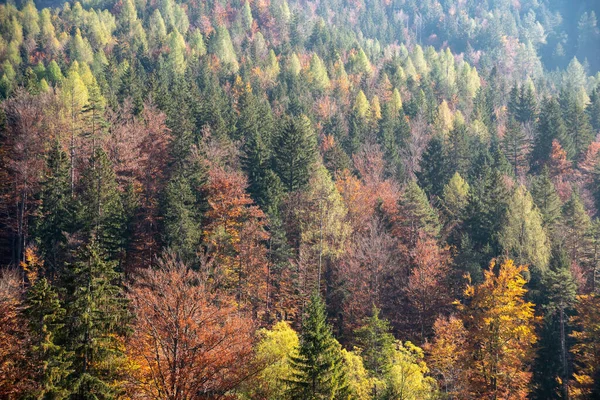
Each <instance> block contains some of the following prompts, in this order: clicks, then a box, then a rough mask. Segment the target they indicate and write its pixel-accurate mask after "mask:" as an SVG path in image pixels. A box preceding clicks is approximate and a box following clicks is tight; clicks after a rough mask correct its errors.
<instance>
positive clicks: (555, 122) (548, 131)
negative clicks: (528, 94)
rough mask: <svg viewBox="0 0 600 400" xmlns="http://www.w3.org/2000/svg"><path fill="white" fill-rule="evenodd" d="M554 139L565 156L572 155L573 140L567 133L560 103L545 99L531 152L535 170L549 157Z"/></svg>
mask: <svg viewBox="0 0 600 400" xmlns="http://www.w3.org/2000/svg"><path fill="white" fill-rule="evenodd" d="M554 139H556V140H558V141H559V143H560V144H561V146H562V147H563V149H565V151H566V152H567V156H569V157H572V156H573V154H574V150H573V142H572V140H571V138H570V137H569V136H568V135H567V129H566V127H565V124H564V121H563V119H562V113H561V109H560V105H559V104H558V101H556V100H555V99H546V100H544V102H543V104H542V110H541V113H540V119H539V123H538V128H537V136H536V137H535V140H534V146H533V151H532V153H531V158H532V159H531V161H532V164H533V166H534V167H535V168H536V169H537V170H541V168H542V167H543V166H544V165H545V164H546V163H547V162H548V160H549V159H550V154H551V152H552V141H553V140H554Z"/></svg>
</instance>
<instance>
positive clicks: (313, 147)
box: [273, 115, 317, 192]
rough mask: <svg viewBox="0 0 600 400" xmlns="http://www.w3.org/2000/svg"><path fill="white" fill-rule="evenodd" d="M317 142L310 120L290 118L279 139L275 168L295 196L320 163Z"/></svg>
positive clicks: (276, 143) (275, 152)
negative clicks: (295, 192)
mask: <svg viewBox="0 0 600 400" xmlns="http://www.w3.org/2000/svg"><path fill="white" fill-rule="evenodd" d="M316 154H317V139H316V137H315V133H314V131H313V129H312V127H311V123H310V120H309V119H308V118H307V117H306V116H304V115H301V116H299V117H295V118H290V119H288V120H287V121H286V122H285V123H284V126H283V128H282V129H281V130H280V132H279V134H277V135H276V137H275V148H274V155H273V159H274V165H275V172H276V173H277V175H279V178H280V179H281V182H282V183H283V186H284V188H285V189H286V190H287V191H288V192H293V191H296V190H298V189H301V188H302V187H304V186H305V185H306V184H307V183H308V181H309V179H310V174H311V170H312V167H313V165H314V163H315V161H316V158H315V157H316Z"/></svg>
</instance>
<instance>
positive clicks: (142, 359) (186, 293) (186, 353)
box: [127, 255, 253, 400]
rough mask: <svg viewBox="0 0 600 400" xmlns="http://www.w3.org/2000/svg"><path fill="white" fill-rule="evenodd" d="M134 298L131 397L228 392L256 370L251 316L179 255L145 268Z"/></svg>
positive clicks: (201, 396) (215, 395) (213, 396)
mask: <svg viewBox="0 0 600 400" xmlns="http://www.w3.org/2000/svg"><path fill="white" fill-rule="evenodd" d="M128 297H129V299H130V301H131V307H132V311H133V314H134V318H135V319H134V323H133V328H134V331H133V335H132V336H131V338H129V340H128V341H127V353H128V355H129V357H130V359H131V362H132V363H133V364H134V365H135V366H136V367H135V369H134V373H133V375H132V379H131V381H130V382H129V387H130V389H131V394H132V397H133V398H141V399H173V400H179V399H181V400H184V399H218V398H223V397H224V396H225V394H226V393H227V392H228V391H229V390H230V389H232V388H234V387H236V386H237V385H239V384H240V382H242V381H243V380H244V379H245V378H246V377H247V376H248V375H249V374H250V373H251V370H250V369H249V368H250V360H251V357H252V340H253V339H252V332H253V322H252V320H251V319H250V318H248V317H246V316H244V314H242V313H240V312H239V311H238V308H237V307H236V306H235V305H234V304H232V302H231V301H229V300H227V299H224V298H219V297H216V296H215V295H214V293H212V292H211V288H210V286H209V284H208V282H207V281H206V278H205V277H204V276H203V275H202V274H200V273H199V272H195V271H193V270H191V269H190V268H188V267H186V266H185V265H183V264H182V263H181V262H179V261H177V260H176V259H175V257H174V256H170V255H167V256H165V257H164V258H163V259H162V260H161V262H160V263H159V269H157V270H152V269H149V270H143V271H141V272H140V273H139V277H138V279H137V281H136V283H135V284H134V285H132V286H131V288H130V292H129V294H128Z"/></svg>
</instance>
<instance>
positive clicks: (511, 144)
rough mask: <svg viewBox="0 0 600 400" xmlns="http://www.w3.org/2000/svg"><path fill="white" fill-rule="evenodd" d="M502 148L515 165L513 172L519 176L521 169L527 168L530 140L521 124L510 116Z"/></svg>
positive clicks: (513, 165)
mask: <svg viewBox="0 0 600 400" xmlns="http://www.w3.org/2000/svg"><path fill="white" fill-rule="evenodd" d="M502 149H503V150H504V154H505V156H506V158H507V159H508V161H509V162H510V164H511V165H512V167H513V173H514V174H515V176H519V171H523V170H525V169H526V168H527V156H528V150H529V140H527V136H526V135H525V132H523V129H521V126H520V125H519V124H518V123H517V121H516V120H515V119H513V118H510V119H509V120H508V123H507V125H506V133H505V134H504V137H503V138H502Z"/></svg>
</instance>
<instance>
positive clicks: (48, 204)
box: [35, 141, 75, 277]
mask: <svg viewBox="0 0 600 400" xmlns="http://www.w3.org/2000/svg"><path fill="white" fill-rule="evenodd" d="M46 163H47V169H46V174H45V177H44V180H43V182H42V188H41V194H40V200H41V205H40V211H39V219H38V221H37V223H36V226H35V236H36V237H37V240H38V241H39V246H40V250H41V252H42V257H43V258H44V264H45V266H46V270H47V273H48V275H49V276H50V277H52V276H54V274H55V273H56V272H57V271H58V270H59V267H60V266H61V265H62V263H63V260H64V246H65V245H66V243H67V238H66V236H65V234H66V233H68V232H71V231H72V229H73V228H74V221H73V220H74V216H75V207H74V202H73V200H72V198H71V185H70V175H69V160H68V157H67V154H66V153H65V152H64V151H63V150H62V149H61V148H60V143H58V141H56V142H55V143H54V145H53V146H52V148H51V149H50V151H49V153H48V155H47V162H46Z"/></svg>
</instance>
